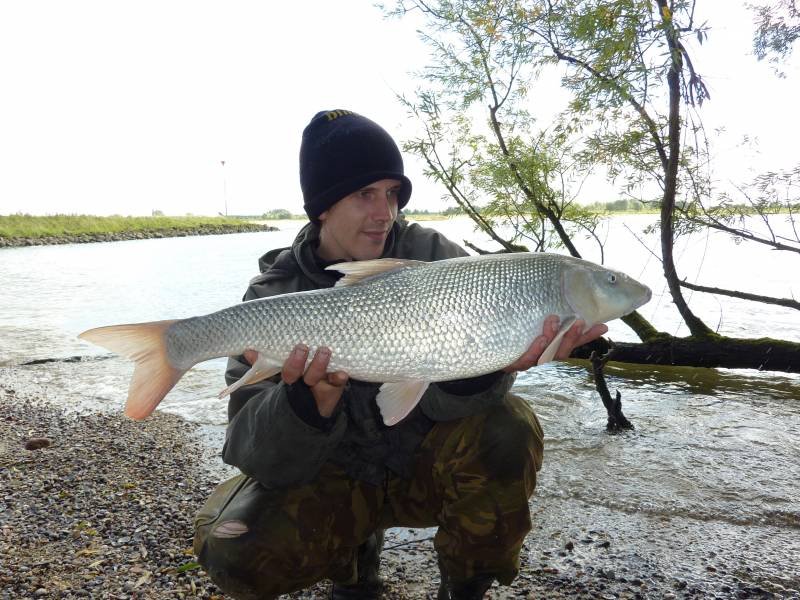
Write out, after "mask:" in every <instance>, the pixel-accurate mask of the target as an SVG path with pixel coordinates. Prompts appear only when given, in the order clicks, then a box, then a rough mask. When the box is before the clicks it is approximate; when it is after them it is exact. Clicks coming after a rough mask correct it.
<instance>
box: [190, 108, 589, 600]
mask: <svg viewBox="0 0 800 600" xmlns="http://www.w3.org/2000/svg"><path fill="white" fill-rule="evenodd" d="M300 183H301V188H302V191H303V197H304V200H305V210H306V213H307V214H308V216H309V219H310V222H309V224H307V225H306V226H305V227H304V228H303V229H302V230H301V231H300V233H299V234H298V236H297V238H296V239H295V241H294V243H293V245H292V247H291V248H287V249H282V250H274V251H271V252H268V253H267V254H266V255H265V256H263V257H262V258H261V260H260V267H261V275H259V276H257V277H256V278H255V279H253V280H252V281H251V282H250V286H249V288H248V289H247V292H246V294H245V299H246V300H249V299H253V298H259V297H265V296H271V295H276V294H282V293H287V292H298V291H303V290H311V289H317V288H322V287H330V286H332V285H333V284H334V283H335V281H336V279H337V274H336V272H334V271H327V270H325V267H326V266H329V265H331V264H334V263H337V262H342V261H351V260H368V259H375V258H380V257H396V258H405V259H416V260H425V261H432V260H442V259H446V258H452V257H456V256H463V255H464V254H466V253H465V252H464V250H463V249H462V248H461V247H459V246H458V245H456V244H454V243H452V242H450V241H449V240H447V239H445V238H444V237H443V236H442V235H440V234H439V233H437V232H435V231H433V230H430V229H425V228H422V227H420V226H418V225H416V224H408V223H406V222H405V221H403V220H398V211H399V210H400V209H402V208H403V207H404V206H405V205H406V203H407V202H408V200H409V197H410V195H411V182H410V181H409V180H408V178H407V177H406V176H405V175H404V173H403V161H402V157H401V155H400V152H399V150H398V148H397V145H396V144H395V142H394V141H393V140H392V138H391V137H390V136H389V135H388V133H387V132H386V131H384V130H383V129H382V128H381V127H380V126H378V125H377V124H376V123H374V122H372V121H370V120H369V119H366V118H364V117H362V116H360V115H357V114H355V113H352V112H350V111H345V110H336V111H323V112H320V113H318V114H317V115H315V116H314V118H313V119H312V120H311V122H310V123H309V124H308V126H307V127H306V129H305V131H304V132H303V141H302V145H301V149H300ZM580 326H581V324H577V325H576V327H575V328H573V329H572V330H571V331H570V332H569V333H567V334H566V336H565V337H564V340H563V342H562V343H561V345H560V348H559V351H558V353H557V355H556V357H557V358H565V357H567V356H568V355H569V353H570V352H571V351H572V349H573V348H574V347H575V346H576V345H578V344H580V343H585V342H586V341H588V340H590V339H593V338H594V337H597V336H598V335H600V334H602V333H603V332H604V331H605V326H597V327H595V328H592V329H591V330H590V331H589V332H587V333H586V334H585V335H581V334H580V330H579V327H580ZM557 329H558V323H557V319H555V318H549V319H548V321H547V323H546V325H545V331H544V332H543V333H542V335H540V336H538V337H537V338H536V339H535V340H534V342H533V344H532V345H531V347H530V348H529V349H528V351H527V352H526V353H525V354H524V355H523V356H521V357H520V358H519V360H518V361H517V362H515V363H514V364H513V365H509V366H508V367H507V368H506V369H505V370H504V371H502V372H496V373H490V374H488V375H484V376H481V377H476V378H473V379H467V380H460V381H449V382H442V383H438V384H433V385H431V386H430V388H429V389H428V391H427V392H426V393H425V395H424V396H423V397H422V399H421V401H420V403H419V405H418V406H417V407H416V408H415V409H414V410H413V411H412V412H411V413H410V414H409V416H408V417H406V418H405V419H404V420H403V421H401V422H400V423H399V424H397V425H395V426H393V427H387V426H385V425H384V424H383V422H382V420H381V417H380V413H379V411H378V408H377V406H376V403H375V396H376V394H377V391H378V387H379V385H378V384H372V383H365V382H361V381H355V380H350V379H349V378H348V375H347V373H343V372H334V373H327V372H326V370H327V366H328V363H329V361H330V357H331V355H330V350H328V349H326V348H320V349H319V350H318V351H317V352H316V354H315V355H314V356H313V357H310V358H311V361H310V363H308V366H306V364H307V361H308V359H309V356H308V352H309V350H308V348H307V347H305V346H303V345H298V346H297V347H296V348H295V349H294V351H293V352H292V354H291V355H290V356H289V357H288V358H287V359H286V362H285V363H284V366H283V371H282V373H281V375H280V376H276V377H275V378H273V379H272V380H268V381H264V382H261V383H258V384H253V385H248V386H244V387H242V388H241V389H240V390H238V391H236V392H234V393H233V394H232V396H231V399H230V401H229V404H228V416H229V425H228V430H227V436H226V442H225V446H224V449H223V458H224V460H225V462H227V463H229V464H232V465H235V466H236V467H238V468H239V469H240V470H241V472H242V475H240V476H238V477H234V478H233V479H231V480H229V481H227V482H224V483H223V484H221V485H220V486H219V487H218V488H217V489H216V490H215V492H214V494H212V496H211V498H210V499H209V501H208V502H207V503H206V506H205V507H204V508H203V509H202V510H201V511H200V513H199V514H198V516H197V518H196V535H195V552H196V553H197V555H198V557H199V560H200V562H201V563H202V564H203V566H204V567H205V568H206V570H207V572H208V573H209V575H210V576H211V578H212V579H213V580H214V581H215V582H216V583H217V584H218V585H219V586H220V587H221V588H222V589H223V590H225V592H227V593H228V594H230V595H232V596H234V597H237V598H274V597H276V596H278V595H280V594H283V593H287V592H291V591H294V590H298V589H303V588H305V587H308V586H310V585H313V584H314V583H315V582H318V581H320V580H322V579H331V580H332V581H333V587H332V596H333V597H334V598H377V597H378V596H379V594H380V589H381V579H380V576H379V574H378V566H379V555H380V549H381V546H382V542H383V530H384V529H385V528H388V527H395V526H402V527H438V532H437V534H436V538H435V547H436V551H437V555H438V560H439V566H440V572H441V585H440V590H439V598H440V599H448V598H452V599H460V598H482V597H483V595H484V593H485V592H486V590H488V588H489V587H490V586H491V585H492V583H493V581H495V580H498V581H499V582H500V583H502V584H506V585H508V584H510V583H511V581H512V580H513V579H514V577H516V575H517V573H518V570H519V553H520V549H521V547H522V542H523V539H524V537H525V535H526V534H527V532H528V531H529V530H530V528H531V522H530V513H529V508H528V499H529V497H530V496H531V494H532V493H533V489H534V486H535V484H536V472H537V471H538V470H539V468H540V467H541V461H542V431H541V427H540V425H539V422H538V420H537V419H536V416H535V415H534V414H533V412H532V410H531V409H530V407H529V406H528V404H527V403H526V402H524V401H523V400H522V399H520V398H518V397H516V396H513V395H511V394H509V390H510V388H511V385H512V383H513V380H514V373H515V372H516V371H521V370H525V369H528V368H530V367H532V366H533V365H534V364H536V360H537V359H538V357H539V355H540V354H541V353H542V351H543V350H544V348H545V347H546V346H547V344H548V343H549V342H550V341H551V340H552V339H553V337H554V336H555V333H556V331H557ZM252 360H253V356H251V355H250V353H249V352H248V353H245V356H240V357H236V358H231V359H230V361H229V363H228V371H227V373H226V379H227V381H228V383H229V384H230V383H232V382H234V381H236V380H238V379H239V378H240V377H241V376H242V375H243V374H244V372H245V371H246V370H247V368H248V363H249V362H252Z"/></svg>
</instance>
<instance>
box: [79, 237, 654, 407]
mask: <svg viewBox="0 0 800 600" xmlns="http://www.w3.org/2000/svg"><path fill="white" fill-rule="evenodd" d="M330 268H334V269H337V270H340V271H342V272H343V273H344V274H345V277H344V278H343V279H342V280H340V282H339V284H337V286H336V287H333V288H328V289H320V290H312V291H307V292H297V293H291V294H284V295H280V296H272V297H268V298H260V299H257V300H251V301H248V302H244V303H241V304H238V305H235V306H232V307H229V308H226V309H223V310H220V311H217V312H215V313H212V314H209V315H205V316H200V317H192V318H189V319H184V320H178V321H162V322H156V323H149V324H134V325H120V326H111V327H101V328H98V329H94V330H90V331H88V332H85V333H84V334H81V337H83V338H84V339H88V340H90V341H94V342H95V343H98V344H100V345H103V346H105V347H107V348H109V349H111V350H114V351H115V352H119V353H121V354H123V355H125V356H129V357H131V358H134V359H135V360H137V370H136V371H135V372H134V379H133V381H132V383H131V392H130V393H129V400H128V408H126V413H128V414H132V415H139V414H144V413H145V410H149V411H152V410H153V409H154V408H155V405H157V404H158V402H160V400H161V399H162V398H163V396H164V395H166V393H167V392H168V391H169V389H170V388H171V387H172V385H174V383H175V382H176V381H177V380H178V379H179V378H180V377H181V376H182V375H183V373H184V372H185V371H186V370H188V369H189V368H191V367H192V366H193V365H195V364H197V363H198V362H202V361H204V360H208V359H211V358H216V357H219V356H235V355H240V354H242V353H243V352H244V351H245V350H248V349H252V350H257V351H258V353H259V360H258V361H257V363H256V364H255V365H254V367H253V369H251V372H248V374H247V375H245V376H244V377H243V378H242V381H241V382H240V383H237V384H235V385H234V386H231V388H229V389H228V390H226V391H227V392H230V391H233V390H234V389H236V388H237V387H238V386H239V385H242V384H244V383H251V382H254V381H258V380H259V378H263V377H266V376H269V375H271V374H273V373H277V372H279V370H280V366H281V365H282V364H283V362H284V361H285V360H286V358H287V357H288V356H289V354H290V353H291V351H292V349H293V348H294V347H295V345H297V344H298V343H303V344H305V345H307V346H308V347H309V350H310V352H309V361H310V360H311V358H312V357H313V355H314V352H315V351H316V350H317V349H318V348H319V347H322V346H326V347H328V348H330V349H331V353H332V355H331V361H330V363H329V366H328V369H329V371H338V370H341V371H345V372H347V373H348V374H349V376H350V377H353V378H355V379H359V380H362V381H370V382H381V383H383V384H384V386H382V387H381V394H384V390H386V392H387V393H386V397H387V398H388V397H391V399H390V400H386V398H384V401H383V403H382V400H381V394H379V396H378V403H379V405H381V410H382V412H383V411H384V408H385V407H386V404H387V402H388V403H391V402H394V401H395V400H394V399H395V397H397V398H398V400H397V401H399V402H402V403H403V410H404V411H406V410H410V407H413V404H414V403H416V401H418V400H419V396H420V395H421V394H422V393H423V392H424V389H425V388H426V387H427V385H428V384H429V383H431V382H435V381H447V380H453V379H462V378H468V377H473V376H476V375H481V374H485V373H490V372H492V371H496V370H498V369H501V368H503V367H505V366H508V365H509V364H511V363H513V362H514V361H516V360H517V359H518V358H519V357H520V356H521V355H522V354H523V353H524V352H525V351H526V350H527V348H528V347H529V346H530V344H531V343H532V341H533V339H534V338H535V337H536V336H537V335H539V334H540V333H541V331H542V327H543V323H544V320H545V318H546V317H547V316H548V315H550V314H555V315H557V316H558V317H559V318H560V319H561V320H562V322H563V327H562V330H561V331H560V332H559V334H558V336H557V338H556V339H555V340H554V341H553V342H552V344H551V345H550V347H548V349H547V350H546V351H545V352H544V353H543V355H542V357H543V359H544V360H549V359H552V357H553V356H554V354H555V350H556V348H557V345H558V342H559V341H560V339H561V336H562V335H563V333H564V332H565V331H566V329H567V328H568V327H569V325H570V324H571V323H572V322H574V320H575V319H583V320H584V321H585V322H586V327H587V329H588V327H590V326H591V325H593V324H595V323H601V322H605V321H608V320H611V319H613V318H617V317H620V316H622V315H624V314H627V313H629V312H631V311H632V310H634V309H635V308H636V307H638V306H640V305H641V304H644V303H645V302H647V301H648V300H649V299H650V290H649V289H648V288H647V287H646V286H643V285H642V284H640V283H638V282H636V281H635V280H634V279H632V278H630V277H628V276H627V275H625V274H623V273H619V272H617V271H613V270H611V269H608V268H606V267H604V266H601V265H597V264H594V263H591V262H588V261H584V260H581V259H576V258H572V257H569V256H563V255H558V254H547V253H518V254H499V255H497V254H496V255H483V256H469V257H461V258H454V259H449V260H443V261H438V262H432V263H423V262H419V261H402V260H396V259H380V260H375V261H363V262H353V263H343V264H340V265H335V266H334V267H330ZM145 338H147V340H148V341H146V342H145ZM159 357H160V358H159ZM148 361H149V362H150V363H152V365H151V366H149V367H147V369H149V370H155V371H157V372H158V376H154V375H152V374H150V375H148V374H147V373H146V372H145V371H144V367H143V366H142V369H143V370H142V371H141V372H140V370H139V363H141V365H144V364H145V363H147V362H148ZM159 361H160V362H159ZM162 363H163V364H162ZM151 379H152V381H151ZM403 382H409V386H407V388H404V387H403V386H400V384H401V383H403ZM392 384H394V385H395V387H392ZM387 386H389V387H387ZM397 386H399V387H397ZM139 388H142V390H143V391H141V393H139V392H137V393H136V394H135V391H136V390H138V389H139ZM412 388H413V390H412ZM389 392H391V394H390V393H389ZM412 392H413V393H412ZM137 395H138V396H140V397H141V398H142V399H140V400H135V401H134V404H136V405H139V404H141V405H142V406H145V404H146V405H147V407H148V408H147V409H145V408H142V409H141V410H133V409H130V406H131V403H132V398H135V397H136V396H137ZM159 395H160V397H159ZM414 395H416V396H415V399H414V398H412V396H414ZM145 396H146V397H147V399H146V400H145V399H144V397H145ZM412 400H413V402H412ZM153 403H154V404H153ZM151 405H152V407H150V406H151ZM129 409H130V410H129ZM386 410H390V411H391V410H392V409H390V408H387V409H386ZM392 412H393V411H392ZM400 412H402V411H400ZM146 414H149V412H147V413H146ZM146 414H145V416H146ZM397 414H399V413H396V414H393V415H392V419H396V418H397ZM384 417H385V418H386V414H384ZM387 422H388V421H387ZM395 422H396V421H395Z"/></svg>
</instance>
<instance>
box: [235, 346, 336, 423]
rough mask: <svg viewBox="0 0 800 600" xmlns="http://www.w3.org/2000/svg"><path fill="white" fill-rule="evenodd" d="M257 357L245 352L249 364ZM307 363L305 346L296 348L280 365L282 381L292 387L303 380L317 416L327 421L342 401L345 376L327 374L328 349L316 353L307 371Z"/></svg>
mask: <svg viewBox="0 0 800 600" xmlns="http://www.w3.org/2000/svg"><path fill="white" fill-rule="evenodd" d="M257 356H258V353H257V352H256V351H255V350H245V353H244V358H245V360H246V361H247V362H249V363H250V364H252V363H253V362H254V361H255V360H256V357H257ZM306 360H308V346H306V345H304V344H297V346H295V347H294V349H293V350H292V353H291V354H290V355H289V358H287V359H286V361H285V362H284V363H283V370H282V371H281V377H282V378H283V380H284V381H285V382H286V383H288V384H292V383H294V382H296V381H297V380H298V379H300V378H301V377H302V378H303V381H304V382H305V384H306V385H307V386H308V387H309V388H310V389H311V393H312V394H313V395H314V400H316V401H317V410H318V411H319V414H320V415H321V416H323V417H330V416H331V415H332V414H333V411H334V409H335V408H336V405H337V404H339V400H341V398H342V393H343V392H344V386H345V384H346V383H347V380H348V375H347V373H345V372H344V371H336V372H334V373H326V371H327V369H328V363H329V362H330V360H331V351H330V349H328V348H324V347H323V348H318V349H317V352H316V354H314V358H313V359H312V360H311V364H309V365H308V369H306V368H305V366H306Z"/></svg>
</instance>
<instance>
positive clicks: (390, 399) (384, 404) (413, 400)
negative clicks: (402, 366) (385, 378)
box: [376, 381, 430, 425]
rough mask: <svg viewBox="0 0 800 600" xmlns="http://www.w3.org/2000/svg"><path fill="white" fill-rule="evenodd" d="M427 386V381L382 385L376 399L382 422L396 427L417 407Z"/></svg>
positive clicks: (428, 383)
mask: <svg viewBox="0 0 800 600" xmlns="http://www.w3.org/2000/svg"><path fill="white" fill-rule="evenodd" d="M429 385H430V382H429V381H398V382H395V383H384V384H383V385H382V386H381V391H380V392H378V397H377V398H376V401H377V403H378V408H380V409H381V416H382V417H383V422H384V423H386V424H387V425H396V424H397V423H399V422H400V421H402V420H403V419H404V418H405V417H406V415H408V413H410V412H411V410H412V409H413V408H414V407H415V406H416V405H417V403H418V402H419V399H420V398H422V394H424V393H425V390H427V389H428V386H429Z"/></svg>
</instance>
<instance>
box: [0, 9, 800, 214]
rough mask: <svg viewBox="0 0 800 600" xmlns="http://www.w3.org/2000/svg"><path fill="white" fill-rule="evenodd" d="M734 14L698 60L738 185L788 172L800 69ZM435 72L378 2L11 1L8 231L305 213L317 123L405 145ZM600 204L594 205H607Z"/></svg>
mask: <svg viewBox="0 0 800 600" xmlns="http://www.w3.org/2000/svg"><path fill="white" fill-rule="evenodd" d="M739 4H740V3H734V2H727V1H724V2H723V1H722V0H701V2H700V5H701V7H703V6H704V7H706V9H707V10H709V11H714V10H715V11H716V12H709V17H708V19H709V21H710V24H711V25H712V27H713V28H714V29H713V30H712V31H711V35H710V39H709V40H708V41H707V42H706V43H705V44H704V45H703V46H701V47H699V48H696V49H694V54H693V56H694V59H695V64H696V66H697V69H698V71H699V72H700V73H701V74H702V75H703V76H704V80H705V81H706V83H707V85H708V86H709V88H710V90H711V95H712V100H711V102H709V103H707V104H706V105H705V106H704V108H703V115H704V119H705V121H706V125H707V126H709V129H711V128H713V127H716V126H720V125H724V126H726V127H727V129H728V131H729V133H727V134H725V135H716V136H714V142H715V154H716V157H717V163H716V164H717V167H716V171H717V173H718V175H719V177H720V178H721V179H722V180H726V179H735V180H737V181H739V180H741V179H743V178H746V176H747V174H748V173H747V171H748V169H749V168H752V169H753V172H754V173H755V172H758V171H760V170H762V169H766V168H788V167H790V166H792V165H793V164H795V163H796V162H797V161H798V153H797V152H796V150H795V146H796V143H797V140H798V139H800V125H799V124H800V119H798V118H797V117H796V113H797V109H796V106H797V103H798V97H800V94H798V92H800V69H798V64H800V61H798V60H794V61H793V62H792V63H791V65H788V66H787V67H786V68H785V70H786V71H787V74H788V77H787V78H786V79H778V78H776V77H775V76H774V74H773V73H772V71H771V70H770V68H769V66H768V65H766V64H764V63H756V61H755V59H754V58H753V57H752V56H750V55H749V54H750V35H751V30H752V24H751V20H750V15H749V13H748V12H747V11H745V10H744V9H743V8H741V6H739ZM703 18H704V17H702V16H701V20H703ZM426 56H427V55H426V50H425V49H424V47H423V46H422V44H421V42H419V41H418V39H417V36H416V33H415V31H414V26H413V23H412V22H411V21H409V20H405V19H404V20H395V19H392V20H388V21H387V20H385V19H384V18H383V16H382V14H381V12H380V11H379V10H378V9H377V8H375V7H374V6H373V4H372V1H371V0H341V1H339V2H332V1H330V0H292V1H291V2H264V1H247V0H228V1H222V0H214V1H209V0H159V1H153V0H139V1H137V2H121V1H118V0H95V1H92V0H84V1H72V0H36V1H28V0H0V214H10V213H15V212H26V213H31V214H53V213H90V214H101V215H102V214H132V215H137V214H138V215H141V214H150V212H151V210H153V209H159V210H162V211H164V212H165V213H166V214H174V215H180V214H186V213H192V214H216V213H218V212H224V210H225V202H226V201H227V207H228V212H229V213H230V214H261V213H263V212H264V211H266V210H270V209H274V208H288V209H289V210H291V211H293V212H297V213H300V212H302V199H301V195H300V189H299V184H298V176H297V154H298V150H299V143H300V135H301V132H302V129H303V127H304V126H305V125H306V123H307V122H308V121H309V119H310V118H311V116H312V115H313V114H314V113H316V112H317V111H319V110H323V109H332V108H348V109H351V110H355V111H357V112H360V113H362V114H364V115H366V116H368V117H370V118H371V119H373V120H375V121H377V122H379V123H380V124H381V125H383V126H384V127H385V128H386V129H387V130H389V132H390V133H392V134H393V135H394V136H395V138H396V139H398V140H402V139H403V138H404V137H410V135H411V134H412V133H413V127H414V125H413V123H411V122H409V121H408V119H407V117H406V114H405V112H404V109H403V107H402V106H400V104H399V103H398V101H397V100H396V98H395V93H396V92H405V93H409V92H411V91H413V89H414V87H415V84H414V80H413V78H412V76H411V72H412V71H414V70H419V69H421V68H422V66H423V65H424V63H425V60H426ZM557 95H558V94H557V91H556V90H554V93H553V96H554V97H556V96H557ZM541 97H542V94H541V92H540V93H539V98H540V100H541ZM745 133H749V134H751V136H752V137H754V138H757V139H758V141H759V150H760V152H761V154H760V155H756V154H754V152H753V150H752V149H743V148H741V147H739V146H738V142H739V140H740V139H741V137H742V135H744V134H745ZM222 160H224V161H225V166H224V168H223V167H222V165H221V163H220V161H222ZM406 170H407V173H408V175H409V176H410V177H411V179H412V180H413V181H414V184H415V192H414V196H413V197H412V201H411V205H410V206H411V207H413V208H419V209H421V208H428V209H439V208H442V207H443V204H442V202H441V201H440V200H439V198H440V196H441V195H442V191H441V190H439V189H437V188H435V187H433V186H432V185H431V184H427V183H426V182H425V181H424V180H423V176H422V174H421V171H422V168H421V165H420V164H419V163H418V162H417V161H416V160H415V159H413V158H412V157H408V156H407V157H406ZM602 187H603V186H597V187H593V188H592V189H586V188H584V196H586V198H585V199H586V200H588V201H593V200H602V201H606V200H610V199H612V198H613V195H611V194H610V192H609V191H608V189H602ZM592 191H594V192H595V194H594V196H599V197H592Z"/></svg>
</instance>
